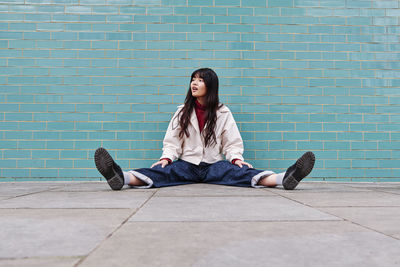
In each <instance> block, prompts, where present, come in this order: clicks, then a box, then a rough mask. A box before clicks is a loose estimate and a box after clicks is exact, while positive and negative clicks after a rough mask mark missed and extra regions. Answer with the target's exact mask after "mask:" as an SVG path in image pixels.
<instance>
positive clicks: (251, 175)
mask: <svg viewBox="0 0 400 267" xmlns="http://www.w3.org/2000/svg"><path fill="white" fill-rule="evenodd" d="M130 172H131V173H132V174H133V175H134V176H135V177H137V178H138V179H140V180H142V181H144V182H145V183H146V184H147V186H141V187H139V186H138V187H139V188H149V187H152V186H153V187H164V186H173V185H184V184H193V183H209V184H219V185H231V186H243V187H250V186H253V187H259V186H257V183H258V181H259V180H260V179H261V178H263V177H266V176H269V175H271V174H273V173H274V172H272V171H262V170H256V169H253V168H249V167H247V166H245V165H244V166H243V167H242V168H240V167H239V166H237V165H234V164H232V163H230V162H229V161H226V160H221V161H218V162H216V163H212V164H209V163H205V162H201V163H200V164H199V165H195V164H192V163H190V162H187V161H184V160H177V161H175V162H172V163H171V164H169V165H167V166H165V167H164V168H162V167H161V165H157V166H155V167H153V168H142V169H136V170H133V171H130Z"/></svg>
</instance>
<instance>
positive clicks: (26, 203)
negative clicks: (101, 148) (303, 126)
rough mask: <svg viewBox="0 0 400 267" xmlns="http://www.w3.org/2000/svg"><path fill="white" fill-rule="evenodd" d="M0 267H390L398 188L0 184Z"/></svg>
mask: <svg viewBox="0 0 400 267" xmlns="http://www.w3.org/2000/svg"><path fill="white" fill-rule="evenodd" d="M0 240H1V241H0V266H174V267H175V266H178V267H179V266H196V267H197V266H199V267H200V266H207V267H210V266H229V267H235V266H274V265H275V266H325V267H326V266H400V183H333V182H332V183H325V182H302V183H301V184H300V185H299V187H298V189H296V190H294V191H285V190H282V189H279V188H263V189H253V188H238V187H226V186H217V185H208V184H194V185H185V186H177V187H168V188H161V189H147V190H145V189H143V190H142V189H140V190H138V189H129V188H126V189H124V190H122V191H111V190H110V189H109V187H108V185H107V184H106V183H105V182H18V183H8V182H3V183H0Z"/></svg>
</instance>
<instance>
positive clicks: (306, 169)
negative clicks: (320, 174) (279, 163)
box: [282, 151, 315, 190]
mask: <svg viewBox="0 0 400 267" xmlns="http://www.w3.org/2000/svg"><path fill="white" fill-rule="evenodd" d="M314 163H315V155H314V153H312V152H311V151H309V152H306V153H304V154H303V156H301V157H300V158H299V159H298V160H297V161H296V163H295V164H293V165H292V166H290V167H289V168H288V169H287V170H286V173H285V176H284V177H283V181H282V185H283V188H285V189H286V190H293V189H295V188H296V186H297V185H298V184H299V182H300V181H301V180H302V179H303V178H304V177H306V176H307V175H309V174H310V172H311V171H312V169H313V167H314Z"/></svg>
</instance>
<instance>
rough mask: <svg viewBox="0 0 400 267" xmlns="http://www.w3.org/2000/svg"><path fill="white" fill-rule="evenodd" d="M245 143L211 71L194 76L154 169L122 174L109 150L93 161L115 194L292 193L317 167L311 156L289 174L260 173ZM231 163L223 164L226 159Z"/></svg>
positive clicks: (102, 149) (304, 155) (95, 157)
mask: <svg viewBox="0 0 400 267" xmlns="http://www.w3.org/2000/svg"><path fill="white" fill-rule="evenodd" d="M242 154H243V141H242V138H241V136H240V133H239V130H238V127H237V125H236V123H235V120H234V118H233V116H232V113H231V112H230V110H229V109H228V107H226V106H225V105H223V104H221V103H220V102H219V97H218V76H217V74H216V73H215V72H214V71H213V70H211V69H208V68H205V69H198V70H196V71H194V72H193V74H192V77H191V80H190V87H189V90H188V92H187V95H186V99H185V103H184V105H181V106H179V107H178V110H177V111H176V112H175V115H174V116H173V117H172V119H171V122H170V123H169V126H168V130H167V132H166V134H165V138H164V141H163V153H162V156H161V158H160V160H159V161H158V162H156V163H154V164H153V165H152V166H151V168H142V169H136V170H132V171H129V172H123V171H122V169H121V168H120V166H119V165H118V164H117V163H115V161H114V160H113V158H112V157H111V156H110V154H109V153H108V152H107V150H105V149H104V148H102V147H101V148H98V149H97V150H96V152H95V155H94V160H95V163H96V167H97V169H98V170H99V172H100V173H101V174H102V175H103V176H104V177H105V178H106V180H107V182H108V184H109V185H110V187H111V188H112V189H113V190H120V189H121V188H122V187H123V186H124V185H130V186H132V187H138V188H149V187H152V186H153V187H163V186H172V185H183V184H191V183H211V184H220V185H232V186H246V187H249V186H252V187H265V186H268V187H275V186H277V185H283V188H284V189H287V190H293V189H294V188H295V187H296V186H297V185H298V183H299V182H300V181H301V180H302V179H303V178H304V177H306V176H307V175H308V174H309V173H310V172H311V170H312V169H313V167H314V162H315V156H314V154H313V153H312V152H306V153H305V154H303V155H302V156H301V157H300V158H299V159H298V160H297V161H296V162H295V164H293V165H292V166H290V167H289V168H288V169H287V170H286V172H283V173H279V174H275V173H274V172H272V171H263V170H256V169H254V168H253V166H252V165H251V164H250V163H247V162H245V161H244V159H243V156H242ZM223 156H224V157H225V159H226V160H224V157H223Z"/></svg>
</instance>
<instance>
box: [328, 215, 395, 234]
mask: <svg viewBox="0 0 400 267" xmlns="http://www.w3.org/2000/svg"><path fill="white" fill-rule="evenodd" d="M326 208H330V207H326ZM341 208H351V207H341ZM324 212H326V213H328V214H329V215H332V216H335V217H338V218H341V219H342V220H343V221H344V222H348V223H351V224H354V225H357V226H359V227H361V228H364V229H366V230H369V231H372V232H375V233H378V234H381V235H384V236H386V237H389V238H393V239H395V240H400V238H397V237H394V236H391V235H388V234H386V233H384V232H381V231H379V230H376V229H373V228H370V227H368V226H366V225H362V224H360V223H357V222H354V221H351V220H349V219H346V218H343V217H341V216H339V215H335V214H332V213H330V212H328V211H324Z"/></svg>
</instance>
